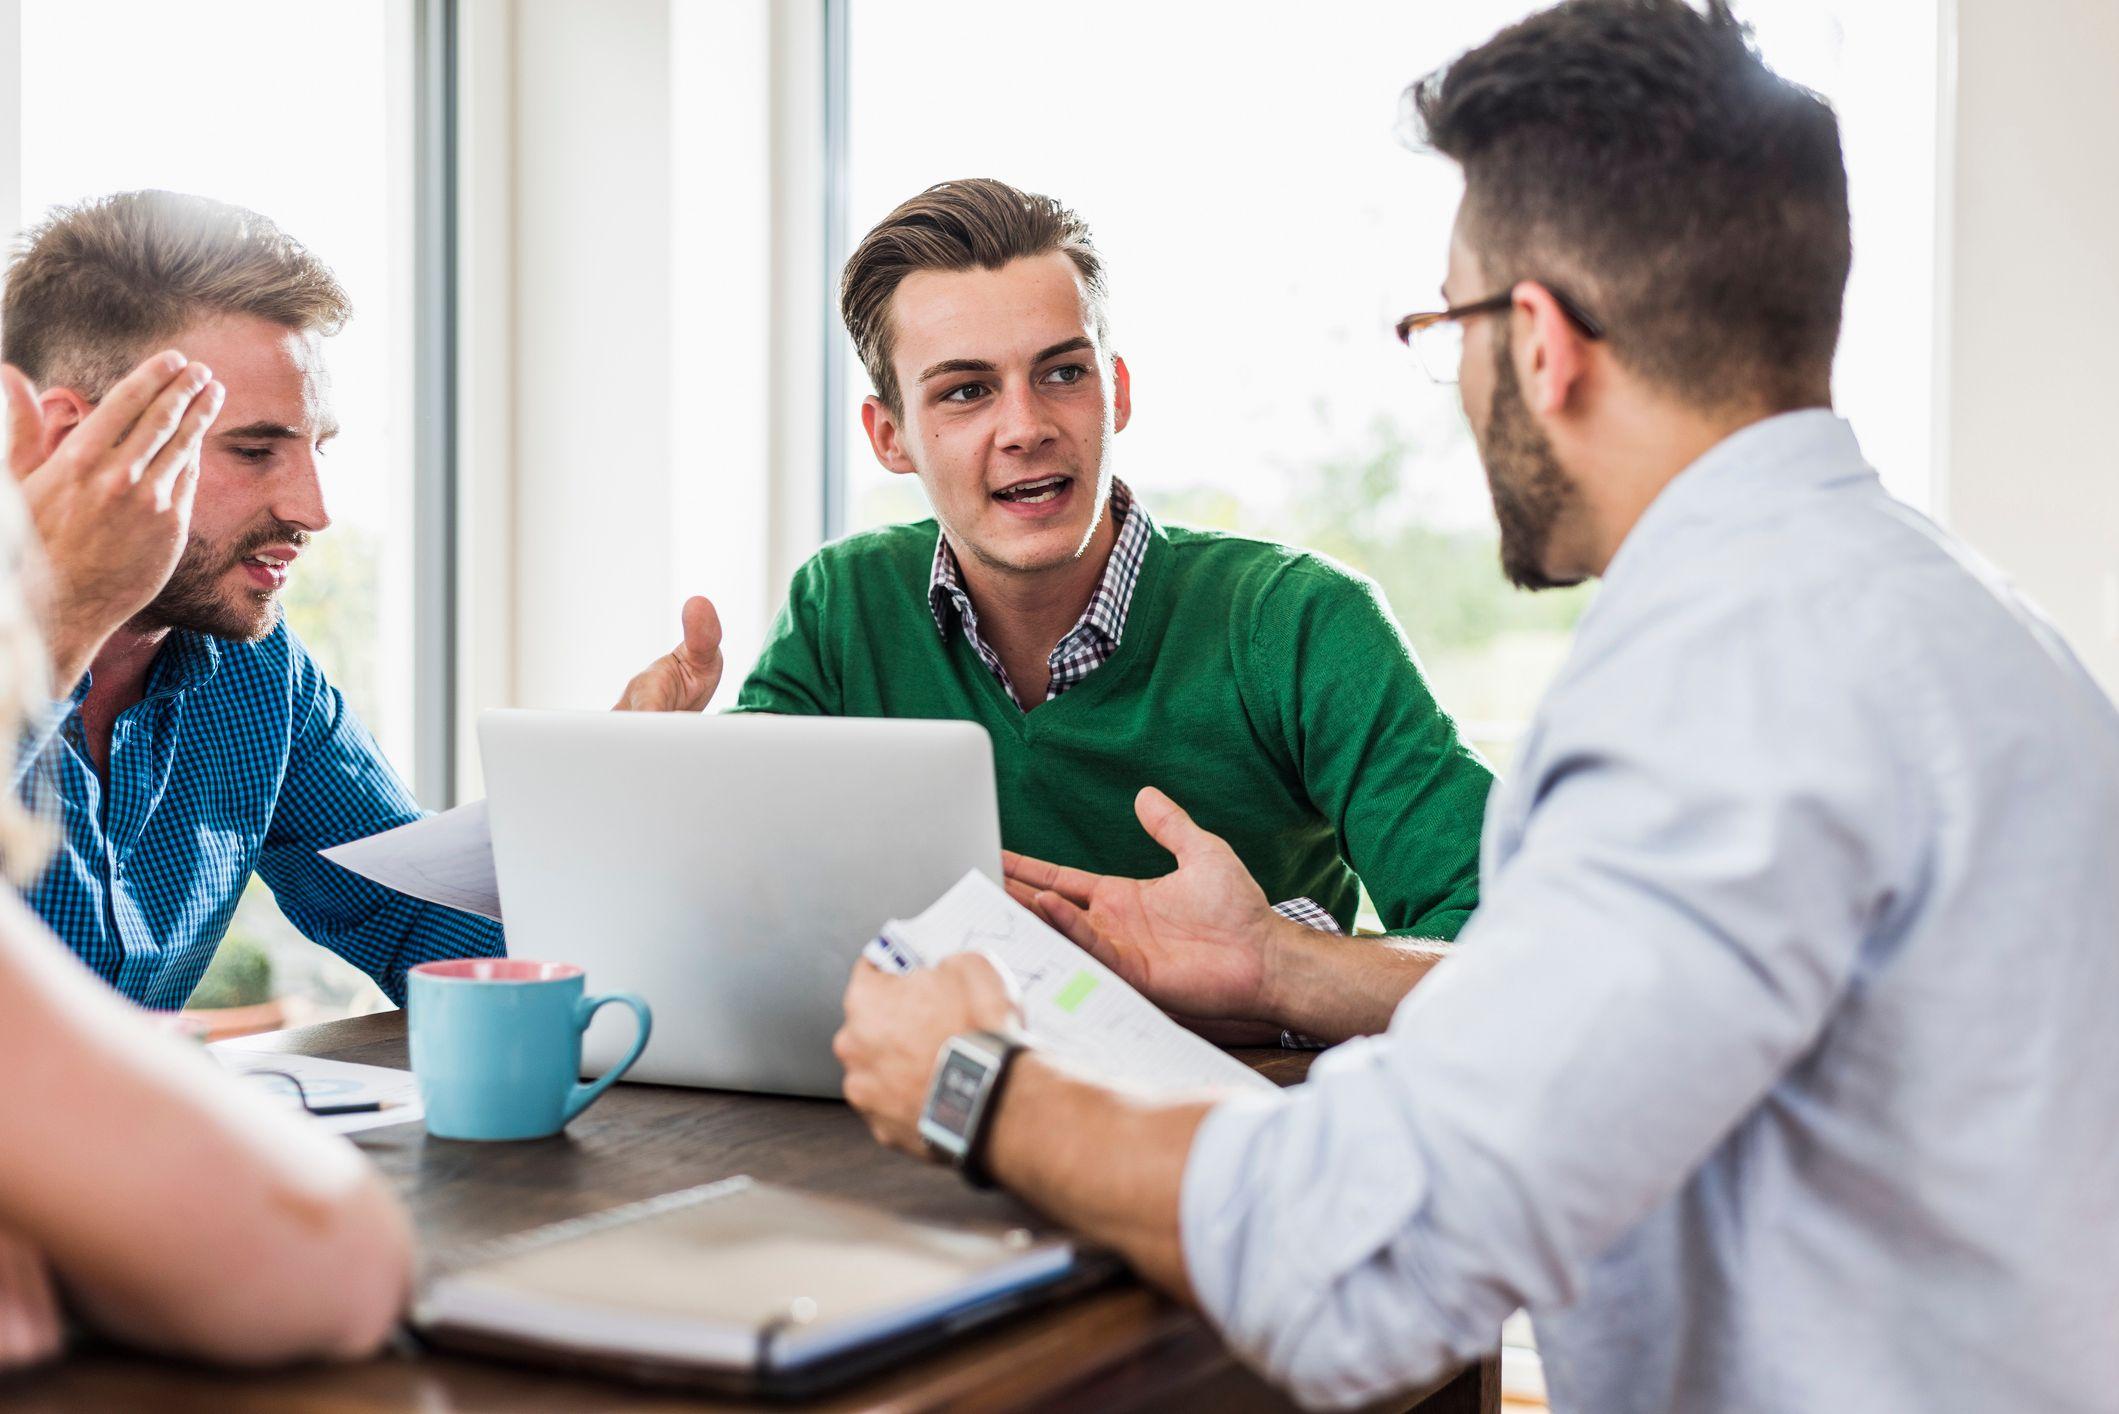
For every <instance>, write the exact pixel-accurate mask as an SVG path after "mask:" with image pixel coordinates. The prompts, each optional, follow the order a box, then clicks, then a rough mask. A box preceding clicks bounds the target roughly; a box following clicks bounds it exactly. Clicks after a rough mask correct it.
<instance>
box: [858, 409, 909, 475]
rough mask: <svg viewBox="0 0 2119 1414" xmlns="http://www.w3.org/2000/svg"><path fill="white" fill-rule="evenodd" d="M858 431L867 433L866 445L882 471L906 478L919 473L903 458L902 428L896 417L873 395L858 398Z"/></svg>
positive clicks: (905, 457) (906, 457) (904, 456)
mask: <svg viewBox="0 0 2119 1414" xmlns="http://www.w3.org/2000/svg"><path fill="white" fill-rule="evenodd" d="M861 430H862V431H864V432H866V433H867V434H868V445H869V446H870V447H871V448H873V449H874V451H875V454H876V460H877V461H879V462H881V463H882V464H883V469H884V470H885V471H894V472H897V473H898V474H899V475H900V476H907V475H911V474H913V473H915V472H917V471H918V470H919V468H918V467H916V466H914V465H913V464H912V458H911V457H908V456H906V455H905V443H904V426H903V424H902V423H900V422H899V420H898V415H897V414H896V413H894V412H892V411H891V410H890V408H889V406H888V405H887V404H886V403H885V402H884V401H883V400H882V399H881V398H879V397H877V396H876V395H875V394H873V393H870V394H869V395H868V396H867V397H865V398H863V399H861Z"/></svg>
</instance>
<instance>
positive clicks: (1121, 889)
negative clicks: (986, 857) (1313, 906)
mask: <svg viewBox="0 0 2119 1414" xmlns="http://www.w3.org/2000/svg"><path fill="white" fill-rule="evenodd" d="M1134 810H1135V812H1136V813H1137V814H1138V815H1139V816H1140V822H1141V824H1142V825H1143V826H1145V827H1146V828H1147V831H1148V833H1149V834H1150V835H1151V836H1153V837H1154V839H1155V842H1156V843H1157V844H1160V845H1161V846H1162V847H1163V848H1164V849H1167V850H1169V851H1170V853H1171V854H1173V855H1175V856H1176V858H1177V869H1176V871H1175V872H1174V873H1170V874H1165V875H1164V876H1163V877H1162V878H1160V879H1122V878H1118V877H1116V876H1114V875H1109V874H1092V873H1090V872H1088V871H1087V870H1084V869H1068V868H1063V867H1061V866H1059V865H1056V864H1048V863H1046V862H1045V861H1043V860H1040V859H1031V858H1029V857H1027V856H1024V855H1020V854H1014V853H1008V854H1005V855H1004V856H1003V859H1002V864H1003V867H1004V869H1005V871H1006V873H1007V876H1008V886H1009V891H1010V892H1011V893H1012V894H1014V895H1015V897H1016V898H1017V899H1018V900H1019V901H1021V902H1022V903H1023V904H1025V905H1026V906H1027V907H1029V908H1030V909H1032V910H1033V911H1034V912H1036V913H1037V915H1038V916H1039V917H1041V918H1043V919H1044V920H1045V921H1046V922H1047V923H1049V924H1051V925H1052V926H1053V927H1054V928H1056V929H1058V930H1059V931H1060V932H1062V933H1064V934H1066V935H1067V937H1069V938H1070V939H1072V940H1073V941H1074V942H1075V943H1076V944H1077V945H1078V946H1080V947H1081V948H1083V949H1084V950H1086V951H1087V952H1089V953H1090V954H1092V955H1093V956H1095V957H1096V958H1097V960H1098V961H1100V962H1102V963H1103V964H1104V965H1105V966H1106V967H1109V968H1110V969H1111V970H1112V971H1114V972H1116V973H1117V974H1118V975H1119V976H1121V977H1123V978H1124V979H1125V980H1126V981H1127V982H1128V983H1130V984H1131V985H1132V986H1133V987H1135V988H1136V989H1138V990H1139V991H1140V992H1142V993H1143V994H1145V995H1146V996H1147V997H1148V998H1149V999H1150V1000H1152V1001H1154V1002H1155V1003H1156V1004H1157V1005H1158V1006H1161V1007H1162V1008H1163V1009H1164V1010H1166V1011H1171V1012H1176V1013H1179V1014H1182V1015H1185V1016H1192V1017H1200V1018H1210V1019H1223V1018H1236V1019H1248V1018H1251V1017H1255V1016H1257V1015H1259V1014H1260V1013H1259V1010H1258V1007H1259V1000H1260V998H1261V996H1262V995H1263V991H1264V985H1265V955H1266V942H1267V937H1268V934H1269V932H1270V929H1271V926H1272V923H1273V920H1274V917H1275V915H1274V913H1273V911H1272V910H1271V909H1270V908H1269V907H1268V906H1267V904H1266V896H1265V893H1264V891H1263V890H1261V889H1260V888H1259V887H1258V884H1257V881H1256V880H1254V879H1252V877H1251V875H1250V871H1248V870H1247V869H1245V868H1244V867H1243V861H1241V860H1240V859H1238V858H1237V857H1236V852H1235V851H1234V850H1232V849H1230V848H1229V846H1228V844H1227V842H1226V841H1224V840H1222V839H1221V838H1220V837H1219V836H1217V835H1212V834H1209V833H1207V832H1206V831H1205V830H1202V829H1201V828H1199V826H1197V825H1195V824H1194V823H1193V822H1192V819H1191V817H1190V816H1188V815H1186V814H1185V812H1184V811H1183V810H1182V809H1181V808H1180V807H1179V806H1178V805H1177V803H1176V802H1175V801H1173V800H1171V799H1170V798H1169V797H1168V796H1166V795H1164V794H1163V793H1162V792H1161V791H1159V790H1155V789H1153V788H1150V789H1147V790H1143V791H1142V792H1141V793H1140V795H1139V797H1138V798H1137V799H1136V800H1135V801H1134Z"/></svg>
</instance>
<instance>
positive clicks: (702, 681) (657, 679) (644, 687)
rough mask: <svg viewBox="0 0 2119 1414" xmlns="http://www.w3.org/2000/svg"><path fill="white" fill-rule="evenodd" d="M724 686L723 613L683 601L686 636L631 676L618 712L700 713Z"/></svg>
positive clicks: (695, 600) (697, 600) (695, 599)
mask: <svg viewBox="0 0 2119 1414" xmlns="http://www.w3.org/2000/svg"><path fill="white" fill-rule="evenodd" d="M720 685H721V616H720V615H719V614H717V613H715V612H714V606H713V603H712V602H711V601H710V600H708V599H706V598H704V597H702V596H700V595H697V594H695V595H693V596H692V597H691V598H689V599H687V600H685V601H684V639H683V641H682V642H680V643H678V645H677V646H676V647H675V648H672V649H671V650H670V651H669V652H667V653H665V654H663V655H662V656H661V657H660V658H657V659H656V660H655V661H654V662H652V663H650V664H648V665H647V666H646V667H644V668H642V669H641V670H640V671H639V672H637V673H635V674H634V675H633V680H632V681H631V682H629V683H627V684H626V685H625V691H624V692H623V693H621V694H620V695H619V698H618V704H617V706H615V707H613V708H612V709H611V710H612V711H614V712H697V711H699V710H700V709H702V708H704V707H705V706H706V704H707V702H708V700H709V699H711V698H712V697H713V695H714V689H715V688H717V687H719V686H720Z"/></svg>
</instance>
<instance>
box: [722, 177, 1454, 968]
mask: <svg viewBox="0 0 2119 1414" xmlns="http://www.w3.org/2000/svg"><path fill="white" fill-rule="evenodd" d="M840 308H841V312H842V314H843V315H844V317H845V320H846V327H847V329H848V331H849V332H850V333H851V334H852V335H853V340H854V345H855V347H856V349H857V350H858V351H859V353H860V356H861V359H862V362H863V363H864V364H865V365H866V366H867V369H868V373H869V376H870V378H871V379H872V380H873V381H874V385H875V394H874V396H872V397H870V398H868V399H867V400H866V402H865V403H864V404H863V405H862V410H861V420H862V425H863V427H864V428H865V429H866V430H867V433H868V439H869V442H870V444H871V445H872V446H873V448H874V450H875V454H876V458H877V459H878V460H879V461H880V462H882V464H883V465H884V466H885V467H887V468H888V469H890V470H891V471H893V472H898V473H901V474H905V475H913V476H917V477H919V479H920V484H921V485H922V487H924V488H925V490H926V493H927V498H928V501H929V503H930V504H931V505H932V506H933V507H934V510H935V517H934V519H932V520H925V521H920V522H918V523H916V524H912V525H893V526H887V527H885V528H883V529H880V530H873V531H868V532H866V533H863V534H859V535H854V536H851V537H849V538H847V539H844V540H841V541H838V542H836V543H834V544H831V545H827V546H825V547H824V548H823V549H822V550H820V551H819V552H818V553H817V554H816V555H815V556H814V557H813V558H812V559H811V560H810V561H809V562H808V563H807V564H806V565H804V566H803V567H802V568H801V569H800V570H799V571H798V572H797V573H796V575H795V579H794V584H793V587H792V589H791V591H790V593H789V595H788V600H787V605H786V608H785V609H784V610H783V611H782V612H781V614H780V617H779V620H778V622H777V623H776V624H775V625H774V627H773V630H772V633H771V635H770V636H769V638H768V640H767V643H766V646H765V651H764V654H763V656H762V657H761V659H760V660H759V663H758V666H757V668H756V670H755V671H754V672H753V673H752V674H751V677H750V680H749V681H748V682H746V683H745V684H744V686H743V690H742V693H741V695H740V696H739V698H738V700H737V703H736V709H737V710H739V711H753V712H783V713H827V714H834V715H845V716H863V717H927V718H957V719H962V720H966V721H973V722H977V723H979V724H980V725H982V726H984V727H985V728H986V730H987V732H988V733H989V734H990V735H991V736H992V739H993V754H994V765H995V769H996V773H997V777H998V783H999V789H1000V809H1001V833H1002V839H1003V841H1004V842H1005V843H1006V845H1007V846H1008V848H1009V849H1011V850H1014V851H1018V852H1021V853H1024V854H1030V855H1035V856H1037V857H1039V858H1042V859H1047V860H1053V861H1057V862H1061V863H1066V864H1072V865H1075V866H1078V867H1081V868H1085V869H1090V870H1094V871H1097V872H1100V873H1114V874H1123V875H1130V876H1151V875H1155V874H1159V873H1163V872H1167V871H1168V869H1169V867H1170V861H1169V858H1168V856H1167V855H1165V854H1163V852H1162V851H1161V850H1160V848H1159V847H1157V846H1156V845H1155V844H1154V842H1153V841H1151V840H1149V839H1148V838H1147V837H1146V836H1145V835H1144V834H1143V833H1142V832H1141V830H1140V828H1139V826H1138V825H1137V824H1136V823H1135V820H1134V813H1133V806H1134V799H1135V796H1136V795H1137V794H1138V793H1139V791H1140V790H1141V788H1142V787H1143V786H1146V785H1148V784H1150V783H1153V784H1155V785H1157V786H1160V787H1162V788H1163V789H1165V790H1167V791H1168V792H1169V793H1170V794H1171V795H1172V796H1173V797H1175V798H1176V799H1177V800H1179V801H1181V802H1182V803H1183V805H1184V806H1185V807H1186V809H1188V810H1189V811H1190V812H1191V814H1192V816H1193V818H1194V819H1196V820H1197V821H1198V822H1199V824H1200V825H1201V826H1202V827H1204V828H1206V829H1209V830H1212V831H1214V832H1215V833H1216V834H1219V835H1221V836H1222V837H1223V838H1225V839H1227V840H1228V841H1229V843H1230V844H1231V845H1232V846H1233V847H1234V849H1235V851H1236V853H1237V854H1238V856H1239V857H1240V858H1241V859H1242V860H1243V862H1244V863H1245V865H1246V866H1247V867H1248V868H1249V869H1250V870H1251V873H1252V874H1253V875H1254V876H1255V877H1256V878H1257V880H1258V881H1259V883H1260V884H1261V885H1262V886H1263V887H1264V888H1265V889H1266V891H1267V893H1268V895H1269V896H1270V897H1272V898H1276V899H1281V900H1285V901H1286V903H1285V904H1284V906H1283V911H1286V912H1288V913H1289V914H1290V915H1291V916H1294V917H1297V918H1300V919H1301V920H1302V921H1305V922H1309V923H1312V924H1313V925H1317V926H1325V927H1331V926H1335V925H1336V926H1337V927H1339V928H1342V929H1344V928H1349V927H1351V925H1352V923H1353V917H1354V911H1355V906H1356V902H1357V898H1358V892H1359V884H1361V883H1365V884H1366V885H1367V886H1368V891H1369V894H1370V896H1371V898H1372V899H1373V900H1374V902H1375V905H1376V908H1377V910H1378V911H1379V913H1380V914H1381V916H1382V919H1383V922H1384V925H1385V927H1386V928H1388V929H1389V930H1390V931H1392V932H1394V933H1400V934H1405V935H1411V936H1416V937H1423V938H1434V939H1448V938H1452V937H1454V936H1455V935H1456V932H1457V929H1458V928H1459V927H1460V926H1462V924H1463V923H1464V921H1465V919H1466V918H1467V917H1468V916H1469V914H1470V913H1471V910H1472V909H1473V908H1474V907H1475V906H1476V904H1477V902H1478V893H1477V889H1478V884H1477V876H1478V851H1479V827H1480V822H1481V818H1482V815H1483V813H1484V810H1485V805H1486V795H1487V790H1488V788H1489V786H1490V785H1491V784H1492V775H1491V773H1490V772H1489V771H1488V769H1487V767H1486V765H1485V764H1484V763H1483V762H1482V761H1481V760H1480V759H1479V757H1478V756H1477V754H1476V753H1474V752H1473V751H1472V750H1471V748H1470V747H1469V746H1467V745H1466V744H1465V742H1464V741H1463V739H1462V738H1461V737H1460V736H1459V735H1458V734H1457V730H1456V726H1455V724H1454V723H1453V722H1452V721H1451V720H1450V718H1449V716H1448V715H1447V714H1446V713H1444V712H1443V711H1442V709H1441V708H1440V707H1438V706H1437V705H1436V704H1435V701H1434V698H1433V697H1432V696H1431V695H1430V694H1429V692H1428V689H1427V685H1426V683H1425V682H1424V681H1422V679H1421V675H1420V669H1419V666H1418V664H1417V663H1416V661H1415V660H1414V657H1413V654H1412V652H1411V650H1410V649H1409V648H1408V647H1407V645H1406V642H1405V638H1404V635H1403V634H1402V633H1401V632H1400V631H1399V629H1398V626H1397V624H1396V623H1395V622H1394V621H1393V620H1392V618H1391V616H1390V613H1389V611H1388V610H1387V609H1386V608H1385V607H1384V605H1383V603H1382V602H1381V600H1380V598H1379V597H1378V595H1377V591H1376V587H1375V586H1374V585H1373V584H1372V583H1370V582H1369V581H1368V580H1366V579H1364V578H1362V577H1361V576H1359V575H1356V574H1354V573H1352V572H1351V571H1349V570H1347V569H1345V568H1343V567H1341V566H1339V565H1337V564H1334V563H1332V562H1331V561H1329V560H1325V559H1321V558H1319V557H1317V556H1315V555H1309V554H1304V553H1302V552H1301V551H1298V550H1294V549H1291V548H1289V547H1287V546H1285V545H1279V544H1274V543H1272V542H1270V541H1262V540H1251V539H1244V538H1241V537H1238V536H1233V535H1222V534H1215V533H1209V532H1205V531H1197V530H1187V529H1182V528H1178V527H1174V526H1162V525H1158V524H1157V523H1156V522H1155V521H1154V520H1152V519H1151V518H1150V517H1149V515H1148V512H1147V509H1146V508H1145V507H1144V506H1142V505H1141V503H1140V502H1139V501H1137V500H1136V499H1134V497H1133V496H1132V494H1131V493H1130V492H1129V491H1128V490H1127V488H1126V487H1125V485H1124V484H1123V483H1121V482H1119V481H1117V480H1115V479H1114V477H1113V476H1112V472H1111V457H1110V451H1111V442H1112V439H1113V438H1114V437H1115V436H1116V435H1117V434H1118V433H1119V431H1120V430H1122V429H1123V428H1124V427H1125V425H1126V421H1127V419H1128V417H1129V416H1130V415H1131V413H1132V393H1131V388H1130V385H1129V381H1128V375H1127V371H1126V365H1125V361H1124V360H1123V359H1120V358H1119V357H1117V356H1116V355H1115V354H1114V353H1112V351H1111V346H1110V334H1109V329H1108V325H1107V320H1106V310H1105V287H1104V276H1103V268H1102V265H1101V262H1100V260H1099V257H1098V255H1097V253H1096V250H1095V248H1094V246H1093V245H1092V244H1091V241H1090V238H1089V232H1088V229H1087V227H1086V226H1084V225H1083V223H1082V222H1081V221H1080V219H1079V218H1077V217H1076V216H1075V215H1074V214H1073V213H1072V212H1070V211H1068V210H1067V209H1066V208H1064V207H1062V206H1060V205H1059V204H1058V203H1057V202H1054V201H1052V200H1051V199H1049V198H1046V197H1041V196H1033V195H1030V194H1027V193H1024V192H1020V191H1017V190H1015V189H1014V188H1012V187H1009V186H1006V185H1004V184H1002V183H1000V182H994V181H964V182H946V183H943V184H942V185H940V186H936V187H933V188H931V189H929V190H928V191H926V192H923V193H921V194H920V195H919V196H916V197H914V198H913V199H912V200H910V201H908V202H906V203H905V204H904V205H902V206H900V207H899V208H898V209H897V210H896V211H894V212H892V213H891V214H890V216H889V217H888V218H886V219H885V220H884V221H883V223H882V224H881V225H879V226H877V227H876V228H875V229H874V230H873V231H871V232H869V234H868V235H867V237H866V238H865V239H864V240H863V241H862V242H861V244H860V247H859V248H858V249H857V250H855V252H854V254H853V256H852V258H851V259H850V260H849V261H848V262H847V266H846V272H845V277H844V280H843V282H842V284H841V290H840ZM1357 879H1358V883H1357Z"/></svg>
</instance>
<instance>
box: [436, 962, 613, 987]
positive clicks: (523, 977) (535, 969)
mask: <svg viewBox="0 0 2119 1414" xmlns="http://www.w3.org/2000/svg"><path fill="white" fill-rule="evenodd" d="M412 970H413V971H414V972H418V973H423V974H424V975H426V976H428V977H443V978H447V979H449V980H450V981H454V982H564V981H566V980H567V979H568V978H569V977H579V976H580V975H581V969H580V968H579V967H576V966H575V965H574V964H573V963H571V962H532V961H530V960H529V959H528V958H521V957H452V958H449V959H447V960H446V961H442V962H422V963H420V964H419V965H418V966H417V967H415V968H413V969H412Z"/></svg>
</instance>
